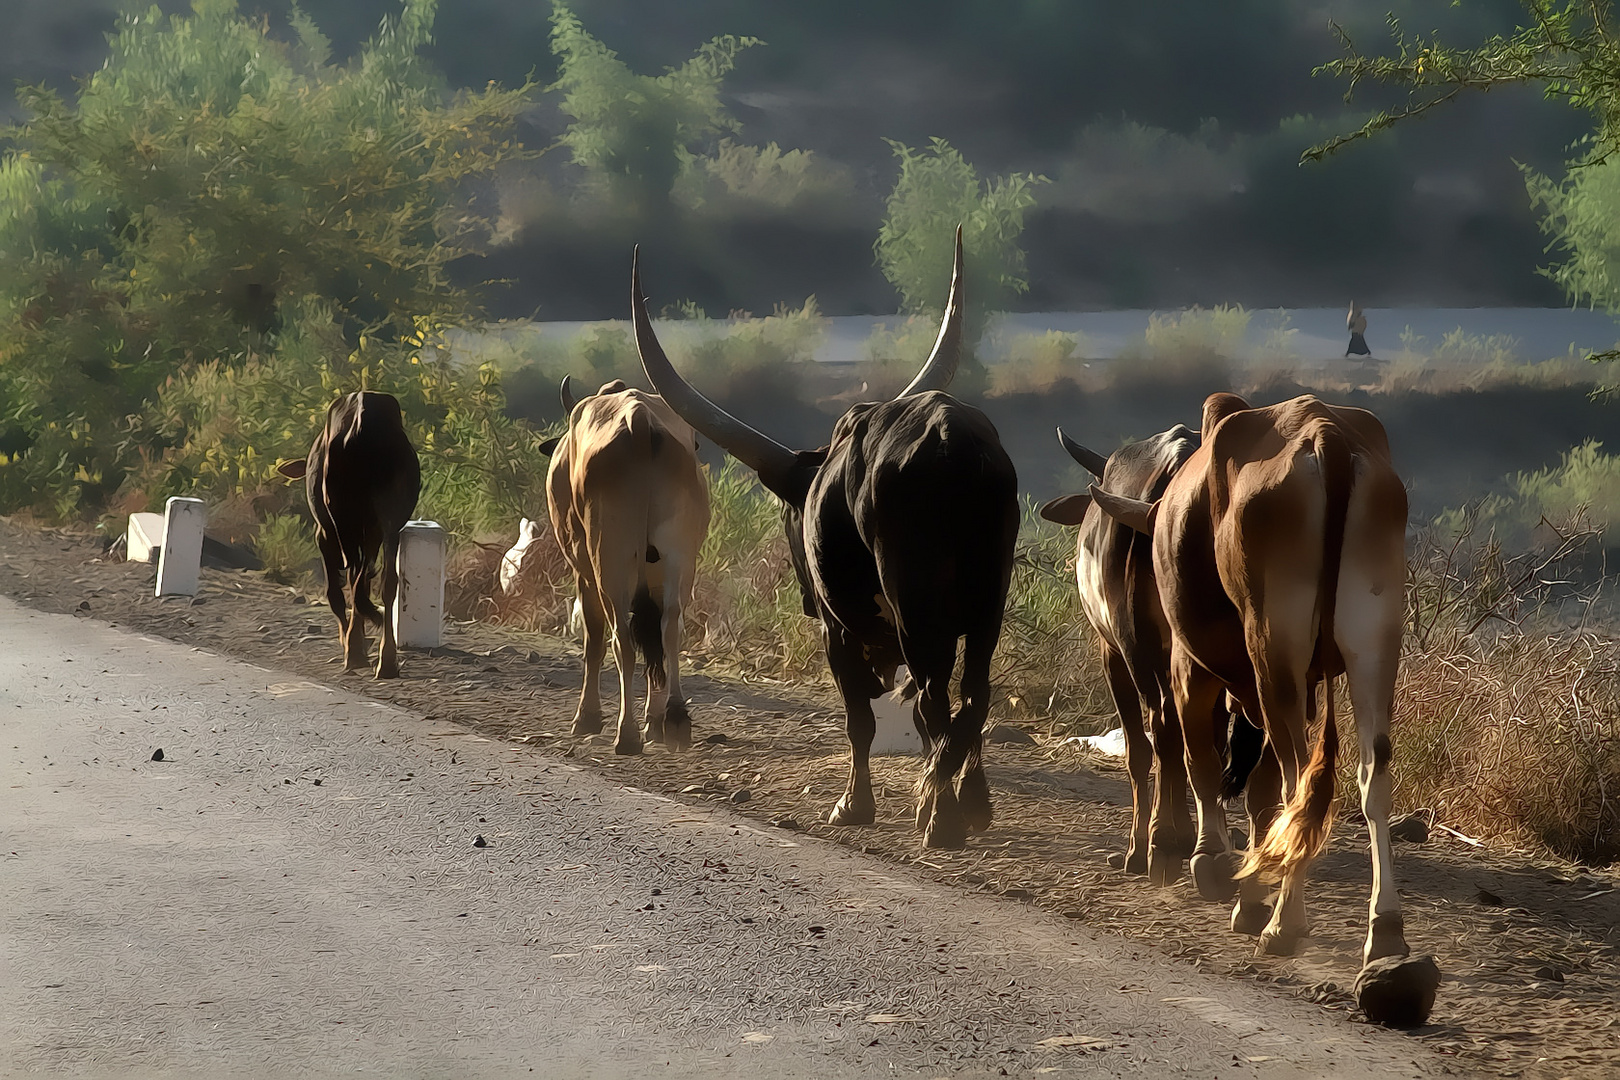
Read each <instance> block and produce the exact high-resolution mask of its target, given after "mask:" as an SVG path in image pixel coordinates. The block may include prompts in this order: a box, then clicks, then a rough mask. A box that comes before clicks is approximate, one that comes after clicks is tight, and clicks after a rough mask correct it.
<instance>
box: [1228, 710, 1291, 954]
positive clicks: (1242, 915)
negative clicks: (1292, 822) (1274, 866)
mask: <svg viewBox="0 0 1620 1080" xmlns="http://www.w3.org/2000/svg"><path fill="white" fill-rule="evenodd" d="M1239 722H1240V723H1247V721H1245V720H1240V721H1239ZM1243 804H1244V807H1245V809H1247V811H1248V814H1249V846H1250V847H1251V848H1255V847H1259V846H1260V845H1261V844H1263V843H1265V839H1266V834H1267V833H1268V832H1270V831H1271V825H1272V822H1274V821H1276V820H1277V814H1278V812H1280V811H1281V809H1282V769H1281V767H1280V766H1279V765H1278V764H1277V755H1276V754H1275V753H1273V752H1272V750H1271V748H1270V747H1269V746H1268V747H1266V748H1265V749H1264V750H1262V751H1261V754H1260V761H1259V763H1258V764H1256V765H1255V767H1254V768H1253V769H1252V770H1251V771H1250V773H1249V778H1248V784H1247V785H1246V786H1245V787H1244V789H1243ZM1266 892H1267V890H1266V885H1265V882H1263V881H1261V880H1260V878H1259V877H1257V876H1256V875H1254V874H1250V875H1248V876H1247V877H1245V878H1243V880H1242V881H1241V882H1239V883H1238V900H1237V905H1236V906H1235V907H1234V908H1233V909H1232V931H1233V933H1237V934H1246V935H1248V936H1249V937H1259V936H1260V934H1261V932H1262V931H1264V930H1265V928H1266V925H1267V924H1268V923H1270V922H1271V914H1272V913H1271V905H1270V904H1268V903H1266Z"/></svg>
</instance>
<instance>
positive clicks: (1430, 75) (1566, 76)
mask: <svg viewBox="0 0 1620 1080" xmlns="http://www.w3.org/2000/svg"><path fill="white" fill-rule="evenodd" d="M1522 3H1523V5H1524V10H1525V13H1526V14H1527V15H1528V16H1529V25H1528V26H1521V27H1518V28H1517V29H1515V30H1514V31H1513V32H1512V33H1509V34H1495V35H1492V36H1491V37H1489V38H1488V39H1486V40H1485V41H1483V42H1481V43H1480V44H1479V45H1477V46H1474V47H1472V48H1455V47H1452V46H1448V45H1445V44H1443V43H1442V42H1440V41H1439V39H1438V36H1437V35H1434V34H1430V35H1427V36H1426V35H1423V34H1413V35H1408V34H1407V33H1406V31H1405V30H1404V29H1403V28H1402V26H1401V23H1400V20H1398V19H1397V18H1395V16H1394V15H1391V16H1389V18H1388V25H1389V35H1390V41H1391V44H1392V46H1393V53H1392V54H1391V55H1387V56H1368V55H1366V54H1364V53H1362V52H1361V51H1360V50H1359V49H1358V48H1357V47H1356V44H1355V42H1354V41H1353V40H1351V38H1350V35H1349V34H1347V33H1346V32H1345V31H1344V29H1343V28H1342V27H1340V26H1339V25H1338V24H1337V23H1335V24H1334V31H1335V32H1336V33H1337V34H1338V35H1339V40H1340V42H1341V43H1342V44H1343V46H1344V52H1345V55H1344V56H1342V57H1340V58H1339V59H1337V60H1332V61H1329V62H1328V63H1326V64H1323V65H1321V66H1320V67H1317V68H1316V69H1315V71H1314V72H1313V73H1314V74H1318V75H1323V74H1326V75H1333V76H1337V77H1339V78H1342V79H1346V80H1347V81H1348V83H1349V85H1348V87H1347V88H1346V91H1345V100H1346V101H1349V100H1350V98H1351V97H1352V96H1353V95H1354V94H1355V92H1356V90H1357V89H1359V88H1360V87H1361V86H1362V84H1364V83H1375V84H1376V83H1381V84H1384V85H1388V86H1394V87H1396V88H1398V89H1400V90H1404V91H1405V92H1406V95H1407V97H1406V101H1405V103H1404V104H1402V105H1400V106H1398V107H1395V108H1392V109H1380V110H1378V111H1376V112H1374V113H1373V115H1372V116H1371V117H1369V118H1368V119H1367V121H1366V122H1365V123H1363V124H1362V125H1361V126H1360V127H1359V128H1357V129H1356V130H1354V131H1352V132H1349V133H1348V134H1342V135H1336V136H1333V137H1332V138H1329V139H1326V140H1324V141H1322V142H1320V143H1317V144H1316V145H1314V146H1312V147H1311V148H1310V149H1308V150H1306V151H1305V152H1304V154H1303V155H1302V158H1301V160H1305V161H1316V160H1320V159H1321V158H1323V157H1325V156H1327V155H1329V154H1332V153H1333V152H1335V151H1336V150H1338V149H1340V148H1341V147H1343V146H1345V145H1346V144H1347V143H1351V142H1354V141H1356V140H1358V139H1365V138H1367V137H1369V136H1371V135H1374V134H1376V133H1378V132H1380V131H1385V130H1388V129H1389V128H1391V127H1394V126H1395V125H1396V124H1398V123H1401V122H1402V121H1405V120H1409V119H1411V118H1412V117H1415V116H1421V115H1422V114H1424V113H1426V112H1428V111H1429V110H1430V109H1433V108H1435V107H1436V106H1439V105H1444V104H1446V103H1447V102H1449V101H1453V100H1455V99H1456V98H1457V97H1458V96H1460V95H1461V94H1463V93H1464V92H1467V91H1471V90H1472V91H1481V92H1483V91H1489V90H1491V89H1493V88H1495V87H1498V86H1508V85H1513V84H1518V83H1530V84H1534V85H1539V86H1541V87H1542V89H1543V91H1544V92H1545V94H1546V96H1547V97H1548V98H1555V99H1562V100H1564V101H1566V102H1568V103H1569V104H1570V105H1571V106H1573V107H1575V108H1577V109H1582V110H1585V111H1587V112H1590V113H1592V115H1593V117H1594V119H1595V120H1596V121H1597V126H1598V135H1597V138H1596V139H1595V140H1594V141H1593V143H1592V145H1591V148H1590V154H1589V156H1588V160H1589V161H1601V160H1603V159H1605V158H1607V157H1608V156H1609V155H1610V154H1611V153H1613V152H1614V151H1615V150H1617V149H1620V34H1617V32H1616V31H1617V30H1620V28H1617V27H1616V26H1615V23H1614V18H1613V8H1612V5H1611V4H1610V3H1609V0H1522Z"/></svg>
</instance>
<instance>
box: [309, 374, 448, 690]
mask: <svg viewBox="0 0 1620 1080" xmlns="http://www.w3.org/2000/svg"><path fill="white" fill-rule="evenodd" d="M277 471H278V472H280V473H281V474H282V475H283V476H286V477H289V478H291V479H294V480H297V479H300V478H302V479H303V481H304V489H305V492H306V494H307V495H308V498H309V509H310V513H312V514H313V515H314V516H315V540H316V542H317V543H318V544H319V545H320V549H321V561H322V563H323V564H324V565H325V567H326V600H327V603H328V604H330V605H331V608H332V614H334V615H336V616H337V621H338V634H339V636H340V638H341V639H342V642H343V666H344V667H345V668H346V669H348V670H351V671H352V670H353V669H355V668H363V667H365V666H366V628H365V624H366V622H367V621H370V622H373V623H377V624H379V625H380V626H381V627H382V649H381V651H380V652H379V653H378V655H377V678H379V679H393V678H397V677H398V676H399V652H398V649H397V647H396V645H395V643H394V621H393V618H392V617H391V615H392V612H393V608H394V598H395V597H396V596H397V595H398V593H399V566H398V561H399V533H400V530H401V529H403V528H404V527H405V523H406V522H407V521H409V520H410V519H411V515H412V514H413V513H415V512H416V500H417V497H418V496H419V495H420V493H421V488H422V471H421V464H420V462H418V461H417V458H416V448H415V447H413V446H412V445H411V440H410V437H409V436H407V435H406V434H405V421H404V417H403V415H402V414H401V413H400V409H399V401H398V400H397V399H395V398H394V396H393V395H391V394H381V393H378V392H376V391H374V390H360V391H356V392H355V393H352V394H345V395H344V396H343V397H340V398H338V399H337V400H336V401H334V402H332V404H331V406H330V407H328V408H327V410H326V423H325V425H324V426H323V427H322V428H321V430H320V433H319V434H318V435H316V436H315V445H314V446H312V447H311V448H310V451H309V457H308V458H306V459H305V460H303V461H289V462H286V463H284V464H282V465H280V466H278V467H277ZM379 550H380V551H381V554H382V610H381V611H379V610H378V609H377V607H376V606H375V605H374V604H373V603H372V602H371V578H372V575H373V574H375V573H376V572H377V556H378V552H379ZM345 587H347V589H348V591H349V592H350V593H351V594H353V597H354V610H353V612H352V617H351V612H350V611H349V608H348V605H347V604H346V603H345V601H344V589H345Z"/></svg>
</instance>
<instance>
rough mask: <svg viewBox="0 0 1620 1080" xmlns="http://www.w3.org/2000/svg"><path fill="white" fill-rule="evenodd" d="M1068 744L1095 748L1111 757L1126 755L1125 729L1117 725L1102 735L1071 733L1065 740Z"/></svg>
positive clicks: (1087, 748) (1089, 748)
mask: <svg viewBox="0 0 1620 1080" xmlns="http://www.w3.org/2000/svg"><path fill="white" fill-rule="evenodd" d="M1063 742H1064V745H1066V746H1078V747H1081V748H1082V749H1085V750H1095V751H1097V753H1099V754H1107V755H1108V756H1109V757H1124V756H1125V729H1124V728H1122V727H1117V728H1115V729H1114V730H1113V731H1105V732H1103V733H1102V734H1101V735H1071V736H1069V737H1068V738H1067V739H1064V740H1063Z"/></svg>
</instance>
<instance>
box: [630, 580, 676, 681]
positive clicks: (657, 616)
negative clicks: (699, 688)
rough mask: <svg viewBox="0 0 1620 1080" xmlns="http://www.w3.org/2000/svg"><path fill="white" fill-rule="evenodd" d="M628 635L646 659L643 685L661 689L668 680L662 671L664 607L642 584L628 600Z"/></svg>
mask: <svg viewBox="0 0 1620 1080" xmlns="http://www.w3.org/2000/svg"><path fill="white" fill-rule="evenodd" d="M630 637H631V638H632V639H634V641H635V643H636V648H638V649H640V650H641V658H642V659H643V660H644V661H646V663H647V685H648V686H649V687H650V688H652V689H654V690H658V689H662V688H663V686H664V683H665V682H666V681H668V676H666V675H665V673H664V611H663V609H662V608H660V607H659V606H658V602H657V601H656V600H654V599H653V598H652V593H650V592H648V591H647V587H646V586H645V585H643V586H642V587H641V588H639V589H637V590H636V596H635V599H634V600H632V601H631V602H630Z"/></svg>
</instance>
